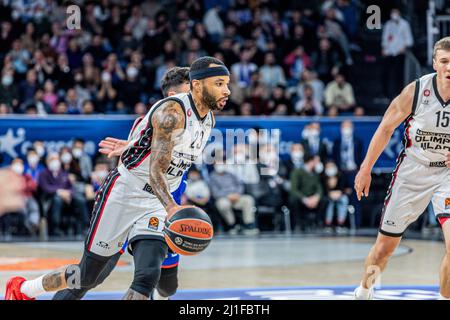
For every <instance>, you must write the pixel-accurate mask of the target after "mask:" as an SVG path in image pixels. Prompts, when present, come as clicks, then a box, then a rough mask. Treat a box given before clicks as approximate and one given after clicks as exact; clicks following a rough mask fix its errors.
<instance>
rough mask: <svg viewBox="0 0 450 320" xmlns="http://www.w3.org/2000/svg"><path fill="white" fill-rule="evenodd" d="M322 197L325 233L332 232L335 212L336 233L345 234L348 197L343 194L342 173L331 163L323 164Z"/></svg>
mask: <svg viewBox="0 0 450 320" xmlns="http://www.w3.org/2000/svg"><path fill="white" fill-rule="evenodd" d="M322 179H323V187H324V197H325V201H326V211H325V231H326V232H330V231H332V229H331V228H332V225H333V218H334V214H335V211H336V212H337V222H336V224H337V225H336V233H338V234H341V233H345V222H346V219H347V212H348V204H349V199H348V195H347V194H346V193H345V190H344V189H345V186H344V180H343V177H342V173H341V172H340V171H339V169H338V167H337V165H336V164H335V163H334V162H333V161H328V162H327V163H326V164H325V171H324V174H323V178H322Z"/></svg>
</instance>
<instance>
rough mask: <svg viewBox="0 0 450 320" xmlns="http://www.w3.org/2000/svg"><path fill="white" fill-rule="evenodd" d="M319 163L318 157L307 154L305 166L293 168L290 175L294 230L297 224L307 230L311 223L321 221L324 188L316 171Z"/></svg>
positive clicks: (290, 198)
mask: <svg viewBox="0 0 450 320" xmlns="http://www.w3.org/2000/svg"><path fill="white" fill-rule="evenodd" d="M317 163H318V158H317V157H314V156H312V155H305V157H304V166H303V167H301V168H299V169H295V170H293V171H292V173H291V175H290V182H291V184H290V185H291V189H290V196H289V204H290V208H291V213H292V214H291V218H292V230H296V229H297V228H296V227H297V226H298V227H299V228H300V229H301V230H305V229H306V227H307V226H309V224H311V223H314V224H317V223H318V222H319V214H320V210H319V209H320V201H321V199H322V195H323V188H322V184H321V182H320V176H319V174H317V173H316V172H315V167H316V165H317Z"/></svg>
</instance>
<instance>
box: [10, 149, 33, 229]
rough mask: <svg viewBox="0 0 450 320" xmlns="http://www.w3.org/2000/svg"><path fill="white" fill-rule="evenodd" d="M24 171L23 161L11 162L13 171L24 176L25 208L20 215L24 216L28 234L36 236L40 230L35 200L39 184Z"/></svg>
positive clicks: (15, 160) (17, 159) (18, 159)
mask: <svg viewBox="0 0 450 320" xmlns="http://www.w3.org/2000/svg"><path fill="white" fill-rule="evenodd" d="M24 169H25V166H24V164H23V160H22V159H20V158H16V159H14V160H13V161H12V162H11V170H12V171H14V172H15V173H17V174H18V175H21V176H23V178H24V181H25V189H24V196H25V207H24V209H23V210H22V211H21V212H20V213H21V214H22V215H23V222H24V225H25V227H26V229H27V230H28V232H29V233H30V234H32V235H35V234H36V233H37V231H38V229H39V219H40V213H39V204H38V202H37V201H36V199H35V198H34V194H35V192H36V190H37V183H36V181H34V180H33V178H32V177H31V176H30V175H29V174H27V173H25V172H24Z"/></svg>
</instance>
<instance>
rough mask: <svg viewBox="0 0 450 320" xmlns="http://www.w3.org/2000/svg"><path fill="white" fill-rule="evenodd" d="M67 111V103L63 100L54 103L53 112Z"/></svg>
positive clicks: (64, 112)
mask: <svg viewBox="0 0 450 320" xmlns="http://www.w3.org/2000/svg"><path fill="white" fill-rule="evenodd" d="M68 111H69V109H68V108H67V103H66V102H65V101H64V100H61V101H59V102H58V103H57V104H56V109H55V114H67V113H68Z"/></svg>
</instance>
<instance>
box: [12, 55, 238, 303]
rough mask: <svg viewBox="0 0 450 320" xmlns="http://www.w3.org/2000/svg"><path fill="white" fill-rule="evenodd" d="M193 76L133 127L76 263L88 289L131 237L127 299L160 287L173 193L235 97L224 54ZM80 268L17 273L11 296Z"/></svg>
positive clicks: (44, 287) (51, 284)
mask: <svg viewBox="0 0 450 320" xmlns="http://www.w3.org/2000/svg"><path fill="white" fill-rule="evenodd" d="M189 75H190V84H191V92H190V93H181V94H178V95H174V96H172V97H168V98H165V99H163V100H160V101H159V102H157V103H156V104H155V106H153V107H152V108H151V109H150V111H149V112H148V114H147V115H146V116H145V118H144V119H143V120H142V121H141V122H140V123H139V124H138V126H137V128H136V130H135V131H134V134H133V137H132V140H131V141H130V143H129V144H128V148H127V150H126V151H125V152H124V153H123V155H122V157H121V160H122V164H121V165H120V166H119V167H118V168H117V169H114V170H112V171H111V172H110V174H109V175H108V176H107V178H106V179H105V181H104V182H103V184H102V186H101V187H100V190H99V192H98V193H97V195H96V201H95V205H94V214H93V217H92V220H91V227H90V230H89V233H88V236H87V238H86V241H85V251H84V254H83V257H82V259H81V261H80V263H79V264H78V265H75V266H76V267H77V268H79V270H80V275H81V277H80V279H81V287H82V288H87V289H89V288H92V287H93V286H94V285H95V284H96V281H97V279H98V277H99V275H100V273H101V272H102V271H103V269H104V268H105V266H106V265H107V264H108V261H109V260H110V259H111V258H112V257H113V256H114V255H115V254H117V253H118V252H119V251H120V250H121V248H122V245H123V243H124V242H125V241H126V239H127V238H128V239H129V242H130V246H131V249H132V251H133V258H134V265H135V273H134V279H133V282H132V284H131V286H130V288H129V289H128V291H127V292H126V293H125V295H124V297H123V299H130V300H147V299H148V298H149V295H150V292H151V291H152V290H153V288H154V287H155V286H156V284H157V282H158V279H159V277H160V274H161V271H160V270H161V264H162V262H163V260H164V258H165V256H166V254H167V245H166V243H165V241H164V236H163V233H162V230H163V226H164V220H165V219H166V218H167V217H170V216H172V215H173V214H174V213H175V212H177V211H178V210H179V209H180V208H181V207H180V206H179V205H178V204H177V203H176V202H175V201H174V199H173V197H172V195H171V192H173V191H174V190H176V189H177V188H178V187H179V185H180V183H181V180H182V176H183V174H184V173H185V172H186V171H187V170H188V169H189V167H190V166H191V165H192V163H193V162H194V161H195V159H196V158H197V157H198V156H199V155H201V153H202V151H203V148H204V147H205V145H206V142H207V140H208V139H209V135H210V133H211V129H212V128H213V126H214V118H213V114H212V110H215V109H219V110H221V109H223V108H224V107H225V104H226V102H227V99H228V96H229V95H230V90H229V89H228V83H229V81H230V77H229V71H228V69H227V68H226V67H225V66H224V65H223V63H222V62H221V61H220V60H218V59H215V58H212V57H202V58H199V59H197V60H196V61H194V62H193V63H192V65H191V69H190V73H189ZM144 222H145V223H144ZM77 268H74V265H70V266H66V267H63V268H61V269H60V270H56V271H54V272H51V273H48V274H46V275H44V276H41V277H39V278H37V279H35V280H31V281H25V280H24V279H23V278H21V277H14V278H12V279H10V281H8V284H7V294H6V299H17V300H24V299H30V298H35V297H36V296H38V295H40V294H43V293H45V292H49V291H57V290H61V289H64V288H67V286H68V283H67V281H68V279H72V277H73V274H72V273H71V270H76V269H77ZM69 284H70V283H69Z"/></svg>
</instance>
